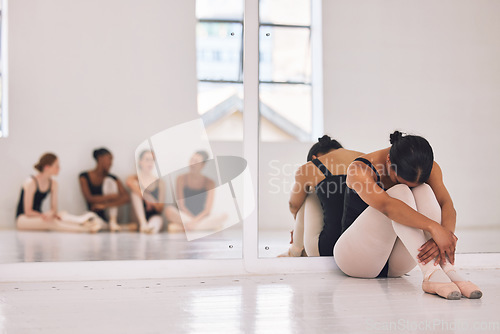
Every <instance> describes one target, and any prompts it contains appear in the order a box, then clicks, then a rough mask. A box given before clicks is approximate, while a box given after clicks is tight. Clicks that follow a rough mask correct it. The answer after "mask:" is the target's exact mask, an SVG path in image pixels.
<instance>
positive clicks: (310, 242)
mask: <svg viewBox="0 0 500 334" xmlns="http://www.w3.org/2000/svg"><path fill="white" fill-rule="evenodd" d="M323 225H324V222H323V209H322V208H321V202H320V201H319V198H318V196H317V195H316V193H314V192H313V193H311V194H308V195H307V197H306V199H305V200H304V203H302V206H301V207H300V209H299V211H297V215H296V216H295V224H294V228H293V243H292V245H291V246H290V249H289V251H290V255H291V256H300V255H301V253H302V250H303V249H305V251H306V254H307V256H319V247H318V242H319V235H320V233H321V231H322V230H323Z"/></svg>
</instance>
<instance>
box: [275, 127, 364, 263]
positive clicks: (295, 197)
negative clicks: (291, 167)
mask: <svg viewBox="0 0 500 334" xmlns="http://www.w3.org/2000/svg"><path fill="white" fill-rule="evenodd" d="M361 154H362V153H360V152H356V151H350V150H346V149H344V148H342V146H341V145H340V144H339V143H338V142H337V141H336V140H333V139H331V138H330V137H329V136H327V135H325V136H323V137H322V138H319V142H318V143H316V144H314V145H313V147H312V148H311V150H310V151H309V154H308V157H307V161H309V162H308V163H306V164H304V165H302V166H301V167H300V168H299V169H298V170H297V172H296V174H295V184H294V186H293V188H292V193H291V195H290V211H291V212H292V214H293V216H294V218H295V226H294V231H293V237H292V242H291V243H292V246H291V247H290V248H289V250H288V251H287V252H285V253H283V254H281V255H280V256H301V255H302V253H303V250H305V253H306V254H307V256H319V255H321V256H332V254H333V246H334V245H335V242H336V241H337V239H338V238H339V237H340V233H341V219H342V212H343V205H344V192H345V188H346V186H345V181H346V170H347V166H348V165H349V164H350V163H351V162H352V161H353V159H354V158H356V157H358V156H360V155H361ZM313 189H314V192H312V190H313Z"/></svg>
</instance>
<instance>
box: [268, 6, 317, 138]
mask: <svg viewBox="0 0 500 334" xmlns="http://www.w3.org/2000/svg"><path fill="white" fill-rule="evenodd" d="M314 1H315V0H260V2H259V16H260V31H259V48H260V50H259V54H260V61H259V82H260V84H259V96H260V124H261V128H260V138H261V140H263V141H284V140H299V141H310V140H312V139H313V138H314V137H315V136H317V135H318V134H319V133H320V132H322V124H321V123H322V111H321V110H317V109H321V108H320V106H321V104H320V103H319V105H318V107H317V108H315V109H316V110H313V88H314V89H317V90H318V91H320V87H319V86H320V85H319V84H318V85H316V84H313V66H312V57H313V47H316V45H320V43H317V42H316V41H314V38H313V37H314V34H313V33H315V32H316V30H318V29H317V28H316V27H315V29H313V2H314ZM316 26H318V27H319V24H318V23H317V24H316ZM313 30H314V31H313ZM319 97H320V96H319ZM318 118H319V121H320V122H318ZM318 125H319V128H321V129H319V128H318Z"/></svg>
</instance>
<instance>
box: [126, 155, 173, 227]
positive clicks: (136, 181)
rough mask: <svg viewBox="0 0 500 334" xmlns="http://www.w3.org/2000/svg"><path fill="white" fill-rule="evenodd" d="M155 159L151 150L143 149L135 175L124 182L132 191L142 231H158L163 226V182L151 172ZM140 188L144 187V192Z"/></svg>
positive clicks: (133, 204) (134, 206)
mask: <svg viewBox="0 0 500 334" xmlns="http://www.w3.org/2000/svg"><path fill="white" fill-rule="evenodd" d="M154 168H155V159H154V155H153V152H151V151H149V150H144V151H142V152H141V154H139V162H138V171H137V175H131V176H129V177H128V178H127V181H126V184H127V186H128V187H129V188H130V190H131V191H132V193H131V198H132V206H133V209H134V212H135V215H136V217H137V219H138V220H139V230H140V231H141V232H143V233H158V232H160V230H161V228H162V226H163V217H162V213H163V207H164V204H163V203H164V202H165V183H164V182H163V180H161V179H158V177H157V176H156V175H155V173H154V172H153V171H154ZM141 189H144V194H143V193H142V191H141Z"/></svg>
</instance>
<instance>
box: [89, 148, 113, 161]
mask: <svg viewBox="0 0 500 334" xmlns="http://www.w3.org/2000/svg"><path fill="white" fill-rule="evenodd" d="M106 154H110V155H111V152H110V151H109V150H108V149H107V148H105V147H101V148H98V149H95V150H94V152H93V153H92V156H93V157H94V159H95V161H97V160H98V159H99V157H100V156H103V155H106Z"/></svg>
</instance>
